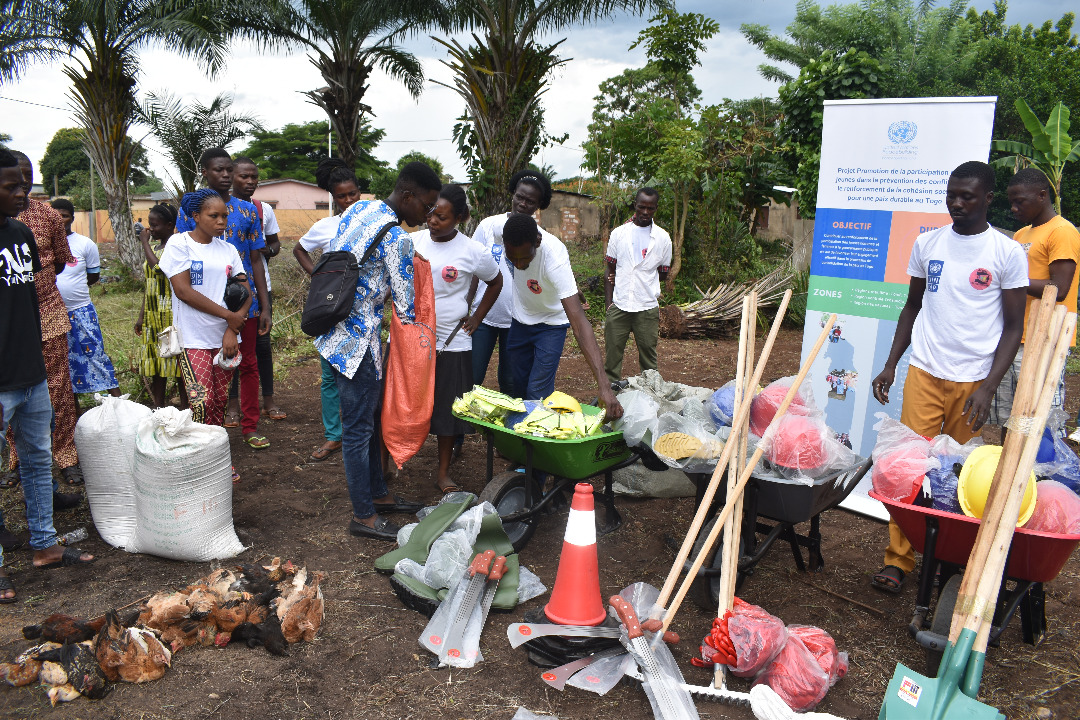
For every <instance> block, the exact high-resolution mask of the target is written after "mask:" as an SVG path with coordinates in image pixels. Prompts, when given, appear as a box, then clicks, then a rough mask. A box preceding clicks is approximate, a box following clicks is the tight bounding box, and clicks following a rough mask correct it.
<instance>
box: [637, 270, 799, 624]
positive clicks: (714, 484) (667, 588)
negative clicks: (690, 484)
mask: <svg viewBox="0 0 1080 720" xmlns="http://www.w3.org/2000/svg"><path fill="white" fill-rule="evenodd" d="M790 300H791V290H787V291H786V292H785V293H784V297H783V299H782V300H781V301H780V307H779V308H777V310H776V317H774V318H773V323H772V327H771V328H770V329H769V335H768V337H767V338H766V339H765V344H764V346H762V348H761V358H760V359H759V360H758V363H757V365H756V366H755V367H754V375H753V377H752V378H751V380H750V384H751V387H757V384H758V383H759V382H761V376H762V374H764V372H765V365H766V364H767V363H768V361H769V354H770V353H771V352H772V347H773V344H774V343H775V342H776V335H777V334H778V333H779V332H780V324H781V323H782V322H783V319H784V313H785V312H787V306H788V302H790ZM749 418H750V403H748V402H747V403H743V405H742V407H741V408H739V412H738V413H737V415H736V417H735V418H734V419H733V420H732V422H731V426H732V427H735V426H736V425H743V424H745V423H746V422H747V421H748V420H749ZM734 451H735V443H731V442H728V443H725V444H724V450H723V452H721V453H720V457H719V458H718V459H717V461H716V469H715V470H713V474H712V478H711V479H710V480H709V486H708V487H707V488H706V489H705V494H704V495H703V496H702V498H701V504H700V505H698V509H697V512H696V513H695V514H694V520H693V522H691V523H690V529H689V530H688V531H687V533H686V537H685V538H684V539H683V543H682V547H680V548H679V552H678V553H677V554H676V555H675V562H673V563H672V564H671V570H669V571H668V576H667V580H665V581H664V587H663V588H661V590H660V596H659V597H658V598H657V600H656V604H657V605H659V606H660V607H665V606H666V605H667V603H668V600H670V599H671V593H672V592H673V591H674V590H675V583H676V582H678V580H679V575H681V574H682V569H683V566H684V564H685V563H686V559H687V558H688V557H689V556H690V551H691V550H692V549H693V545H694V540H695V539H697V536H698V533H699V532H700V531H701V526H702V525H703V524H704V523H705V516H706V515H708V513H709V507H710V506H711V505H712V501H713V498H714V497H715V496H716V490H717V488H719V486H720V480H721V478H723V477H724V467H725V466H726V465H727V464H728V462H730V461H731V454H732V453H733V452H734ZM718 522H719V523H720V526H721V529H722V525H723V522H722V521H718Z"/></svg>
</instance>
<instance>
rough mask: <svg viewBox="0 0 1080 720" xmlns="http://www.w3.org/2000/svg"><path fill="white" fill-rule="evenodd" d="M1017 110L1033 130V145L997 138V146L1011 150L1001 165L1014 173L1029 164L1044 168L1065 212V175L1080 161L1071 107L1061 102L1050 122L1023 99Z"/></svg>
mask: <svg viewBox="0 0 1080 720" xmlns="http://www.w3.org/2000/svg"><path fill="white" fill-rule="evenodd" d="M1016 111H1017V112H1018V113H1019V114H1020V119H1021V120H1023V121H1024V127H1026V128H1027V130H1028V132H1029V133H1031V144H1030V145H1029V144H1027V143H1023V142H1018V141H1016V140H995V141H994V149H995V150H999V151H1001V152H1006V153H1009V157H1003V158H1001V159H999V160H996V161H995V162H994V163H993V164H994V165H996V166H998V167H1012V168H1013V172H1015V171H1017V170H1020V169H1022V168H1025V167H1035V168H1038V169H1039V170H1042V171H1043V173H1044V174H1045V175H1046V177H1047V179H1049V180H1050V184H1051V185H1053V186H1054V209H1056V210H1057V213H1058V214H1059V215H1060V214H1061V177H1062V175H1063V174H1064V172H1065V165H1066V164H1068V163H1069V162H1071V161H1073V160H1080V140H1078V141H1076V142H1073V140H1072V138H1070V137H1069V125H1070V123H1069V108H1067V107H1065V104H1064V103H1062V102H1060V101H1059V102H1058V104H1057V105H1056V106H1055V107H1054V109H1053V110H1051V111H1050V117H1049V118H1047V120H1046V124H1045V125H1043V123H1042V122H1041V121H1040V120H1039V118H1038V117H1037V116H1036V115H1035V113H1034V111H1032V109H1031V107H1030V106H1029V105H1028V104H1027V103H1026V102H1025V101H1024V100H1022V99H1020V98H1017V100H1016Z"/></svg>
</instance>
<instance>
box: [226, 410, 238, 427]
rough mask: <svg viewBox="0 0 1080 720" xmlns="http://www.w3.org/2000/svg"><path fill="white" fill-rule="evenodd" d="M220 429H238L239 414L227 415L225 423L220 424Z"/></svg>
mask: <svg viewBox="0 0 1080 720" xmlns="http://www.w3.org/2000/svg"><path fill="white" fill-rule="evenodd" d="M221 427H226V428H238V427H240V413H227V414H226V415H225V422H223V423H221Z"/></svg>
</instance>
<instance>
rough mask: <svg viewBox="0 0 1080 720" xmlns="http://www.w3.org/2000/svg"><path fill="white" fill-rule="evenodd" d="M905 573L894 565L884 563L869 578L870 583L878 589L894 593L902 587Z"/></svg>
mask: <svg viewBox="0 0 1080 720" xmlns="http://www.w3.org/2000/svg"><path fill="white" fill-rule="evenodd" d="M906 575H907V573H905V572H904V571H903V570H901V569H900V568H898V567H896V566H895V565H886V566H885V567H883V568H881V570H879V571H878V573H877V574H876V575H874V577H872V578H870V584H871V585H873V586H874V587H876V588H877V589H878V590H884V591H885V592H889V593H894V594H895V593H898V592H900V591H901V590H902V589H903V587H904V577H905V576H906Z"/></svg>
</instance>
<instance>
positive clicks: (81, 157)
mask: <svg viewBox="0 0 1080 720" xmlns="http://www.w3.org/2000/svg"><path fill="white" fill-rule="evenodd" d="M127 142H128V144H129V145H131V147H132V149H131V174H130V176H129V178H128V180H129V183H130V185H131V186H137V185H142V184H144V183H145V182H146V181H147V178H148V177H149V176H150V169H149V167H148V166H149V164H150V161H149V157H148V156H147V153H146V148H145V147H144V146H143V145H142V144H141V143H136V142H135V141H134V140H132V139H131V137H130V136H129V137H128V139H127ZM89 162H90V161H89V159H88V158H87V155H86V131H85V130H83V129H82V128H60V129H59V130H57V131H56V133H55V134H54V135H53V136H52V139H51V140H50V141H49V144H48V145H47V146H46V147H45V157H43V158H42V159H41V163H40V165H38V174H39V175H40V177H41V183H42V185H43V186H44V187H45V189H46V191H48V190H52V188H53V178H54V177H56V178H57V181H58V182H57V186H58V189H59V191H60V194H61V195H67V194H68V192H69V191H70V190H71V185H70V184H69V182H70V181H69V180H66V178H68V177H69V176H70V175H71V173H73V172H76V171H80V170H81V171H85V172H86V175H87V178H89V176H90V171H89V166H88V163H89ZM101 205H102V207H105V205H106V204H105V203H104V202H102V204H101Z"/></svg>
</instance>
